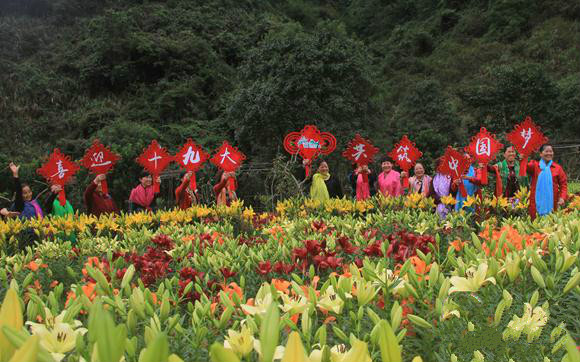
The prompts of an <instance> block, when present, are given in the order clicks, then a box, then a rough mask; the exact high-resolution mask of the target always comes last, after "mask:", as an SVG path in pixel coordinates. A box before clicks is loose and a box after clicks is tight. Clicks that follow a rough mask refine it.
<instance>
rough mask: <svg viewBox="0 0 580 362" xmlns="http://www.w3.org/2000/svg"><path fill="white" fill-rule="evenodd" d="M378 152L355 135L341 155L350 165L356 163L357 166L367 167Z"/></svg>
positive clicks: (369, 143)
mask: <svg viewBox="0 0 580 362" xmlns="http://www.w3.org/2000/svg"><path fill="white" fill-rule="evenodd" d="M378 152H379V149H378V148H376V147H375V146H373V144H372V143H371V142H370V141H368V140H366V139H364V138H362V137H361V136H360V135H359V134H357V135H356V136H355V137H354V138H353V139H352V140H351V141H350V142H349V144H348V146H347V148H346V150H345V151H344V152H343V153H342V155H343V156H344V157H345V158H346V159H347V160H350V162H352V163H356V164H357V165H359V166H364V165H368V164H369V163H371V162H373V158H374V157H375V155H376V154H377V153H378Z"/></svg>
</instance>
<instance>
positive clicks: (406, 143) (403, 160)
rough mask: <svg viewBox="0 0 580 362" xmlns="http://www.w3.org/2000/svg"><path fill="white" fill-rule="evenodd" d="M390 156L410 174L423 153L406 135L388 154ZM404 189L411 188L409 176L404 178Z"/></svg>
mask: <svg viewBox="0 0 580 362" xmlns="http://www.w3.org/2000/svg"><path fill="white" fill-rule="evenodd" d="M388 156H389V157H391V158H392V159H393V161H395V163H396V164H397V165H399V167H400V168H401V169H402V170H404V171H405V172H407V174H408V173H409V170H410V169H411V168H412V167H413V166H415V163H416V162H417V160H418V159H419V158H421V156H423V153H422V152H421V151H419V149H418V148H417V147H415V144H414V143H413V142H411V141H410V140H409V138H408V137H407V135H404V136H403V138H401V140H400V141H399V142H398V143H397V144H395V146H394V147H393V150H392V151H391V152H390V153H389V154H388ZM403 187H405V188H407V187H409V177H408V176H406V177H404V178H403Z"/></svg>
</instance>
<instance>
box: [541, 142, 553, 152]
mask: <svg viewBox="0 0 580 362" xmlns="http://www.w3.org/2000/svg"><path fill="white" fill-rule="evenodd" d="M546 147H551V148H552V149H554V147H552V145H551V144H549V143H544V144H543V145H541V146H540V152H544V150H545V149H546Z"/></svg>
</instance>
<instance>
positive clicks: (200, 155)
mask: <svg viewBox="0 0 580 362" xmlns="http://www.w3.org/2000/svg"><path fill="white" fill-rule="evenodd" d="M208 159H209V154H208V153H206V152H205V151H204V150H203V149H202V148H201V147H200V146H198V145H197V144H196V143H195V142H193V141H192V140H191V139H188V140H187V142H186V143H185V144H184V145H183V147H181V150H179V152H177V154H176V155H175V162H177V163H178V164H179V166H180V167H181V168H183V169H185V170H187V171H188V172H191V177H190V178H189V187H190V189H191V190H193V191H195V190H196V189H197V184H196V178H195V172H196V171H198V170H199V169H200V168H201V166H202V165H203V164H204V163H205V161H207V160H208Z"/></svg>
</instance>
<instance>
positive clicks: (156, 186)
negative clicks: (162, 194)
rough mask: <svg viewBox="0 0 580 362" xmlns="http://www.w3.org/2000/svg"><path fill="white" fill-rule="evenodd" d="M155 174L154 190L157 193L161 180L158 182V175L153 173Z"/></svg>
mask: <svg viewBox="0 0 580 362" xmlns="http://www.w3.org/2000/svg"><path fill="white" fill-rule="evenodd" d="M152 176H153V192H155V193H156V194H158V193H159V182H157V177H158V176H157V175H152Z"/></svg>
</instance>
